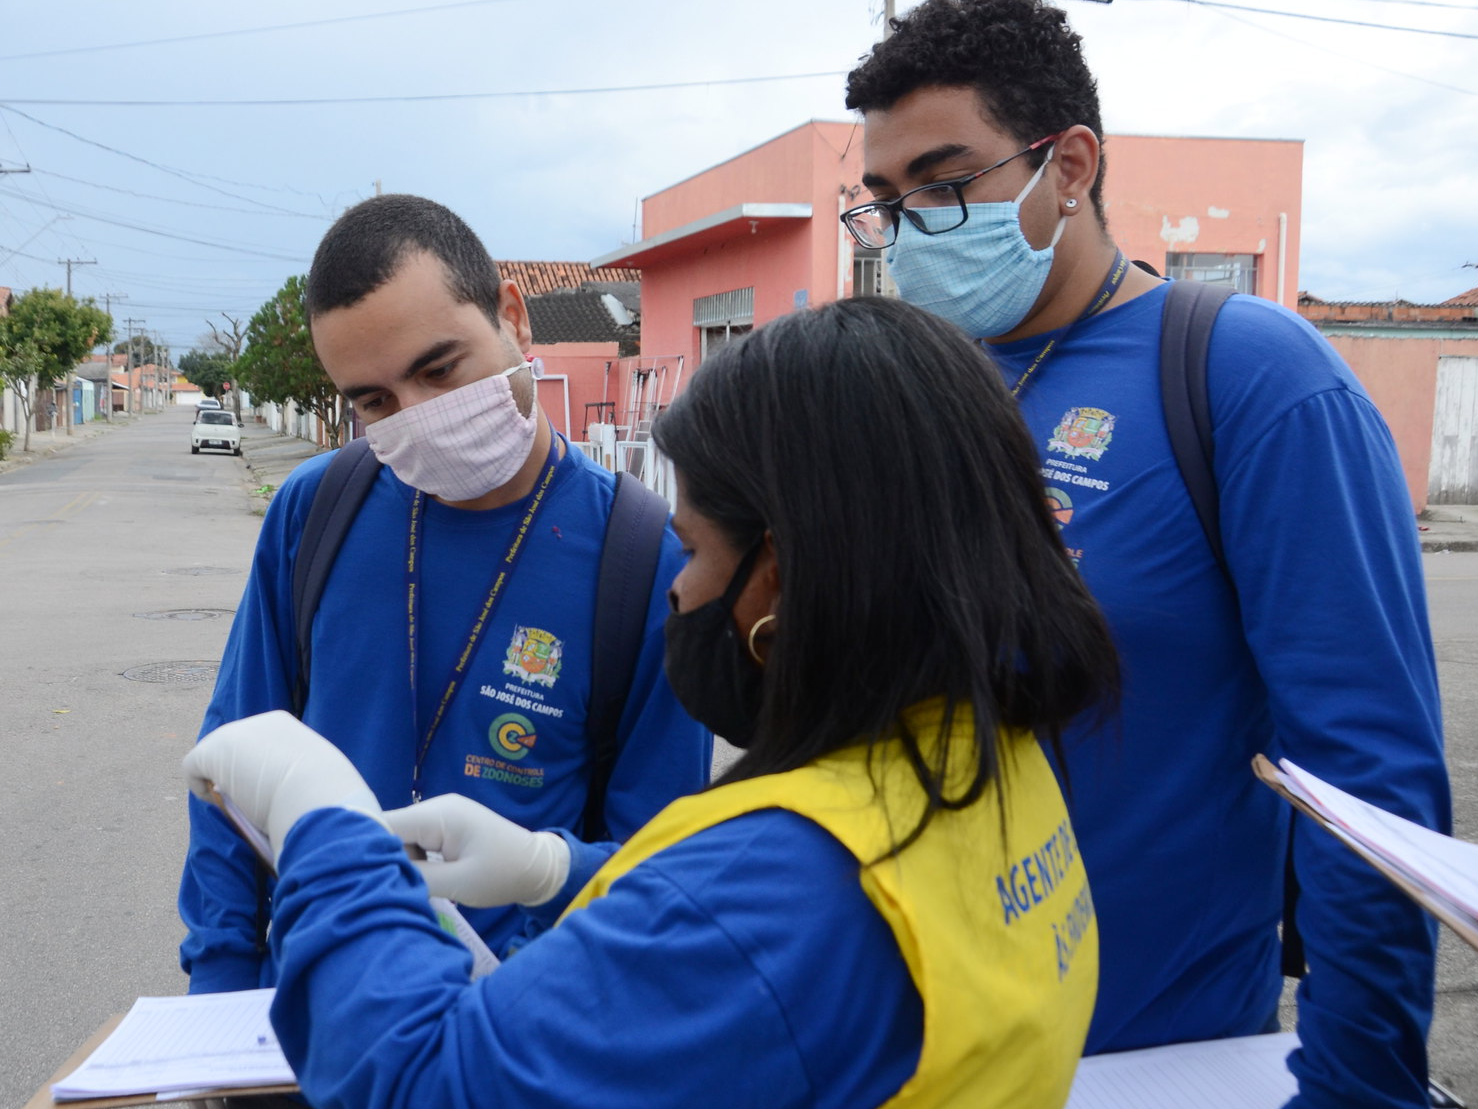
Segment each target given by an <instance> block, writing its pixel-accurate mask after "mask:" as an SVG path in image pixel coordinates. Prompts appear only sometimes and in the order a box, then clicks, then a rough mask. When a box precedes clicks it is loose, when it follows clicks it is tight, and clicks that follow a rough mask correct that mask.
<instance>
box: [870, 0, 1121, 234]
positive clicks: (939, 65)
mask: <svg viewBox="0 0 1478 1109" xmlns="http://www.w3.org/2000/svg"><path fill="white" fill-rule="evenodd" d="M892 28H893V34H892V35H891V36H890V37H888V38H886V39H884V40H883V41H882V42H880V43H878V44H877V45H876V46H874V47H873V49H872V53H871V54H870V55H867V56H865V57H864V58H863V59H862V61H861V64H860V65H858V66H857V68H856V69H854V70H852V72H851V73H849V74H848V75H847V107H848V108H852V109H854V110H856V111H860V112H862V113H863V114H864V115H866V114H867V113H868V112H871V111H874V110H879V111H886V110H888V109H889V108H891V107H892V106H893V105H894V104H896V103H897V102H898V101H899V100H901V99H902V98H903V97H905V96H907V95H908V94H909V93H911V92H913V91H914V90H916V89H920V88H934V87H943V88H949V87H961V86H968V87H970V88H973V89H974V90H975V93H976V95H977V96H978V97H979V98H980V102H981V105H982V107H984V108H985V110H986V111H987V112H988V113H989V117H988V118H989V121H990V122H992V123H994V124H995V125H996V126H999V127H1002V128H1004V129H1005V130H1006V131H1007V132H1008V133H1010V134H1011V135H1012V137H1014V138H1015V139H1016V140H1017V142H1019V143H1020V144H1021V145H1022V146H1029V145H1030V144H1031V143H1034V142H1036V141H1037V140H1038V139H1040V138H1042V137H1043V136H1044V135H1053V134H1057V133H1058V132H1061V131H1065V130H1067V129H1068V128H1069V127H1072V126H1074V125H1075V124H1079V123H1081V124H1083V125H1084V126H1085V127H1088V128H1090V129H1091V130H1092V131H1093V133H1094V134H1095V135H1097V136H1098V139H1099V143H1100V146H1099V158H1098V177H1097V179H1096V180H1095V181H1094V182H1093V188H1092V189H1091V190H1090V191H1089V198H1090V199H1091V200H1092V201H1093V210H1094V212H1095V213H1096V214H1097V215H1098V222H1099V223H1100V224H1102V223H1103V221H1104V217H1103V177H1104V173H1105V170H1106V164H1105V161H1104V156H1103V147H1102V143H1103V122H1102V120H1101V119H1100V118H1099V110H1098V83H1097V82H1096V81H1095V80H1094V79H1093V74H1092V73H1091V72H1089V69H1088V63H1087V62H1085V61H1084V60H1083V51H1082V40H1081V39H1080V38H1079V37H1078V35H1077V34H1075V33H1074V32H1073V30H1072V28H1070V27H1069V26H1068V23H1067V15H1066V13H1064V12H1062V11H1061V10H1059V9H1057V8H1053V7H1049V6H1048V5H1046V4H1043V3H1041V0H924V3H922V4H920V5H919V6H918V7H916V8H914V9H913V10H912V11H911V12H909V13H908V14H907V15H905V16H903V17H902V18H900V19H894V20H893V21H892ZM1047 153H1048V151H1047V149H1045V148H1044V149H1042V150H1038V151H1033V152H1032V153H1031V154H1029V155H1027V158H1028V160H1030V162H1031V164H1032V165H1033V166H1039V165H1041V164H1042V159H1043V158H1045V157H1046V156H1047Z"/></svg>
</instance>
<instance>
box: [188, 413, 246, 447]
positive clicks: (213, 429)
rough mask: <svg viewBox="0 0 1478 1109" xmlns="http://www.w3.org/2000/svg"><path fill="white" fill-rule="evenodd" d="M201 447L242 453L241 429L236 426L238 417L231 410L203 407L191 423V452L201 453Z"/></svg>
mask: <svg viewBox="0 0 1478 1109" xmlns="http://www.w3.org/2000/svg"><path fill="white" fill-rule="evenodd" d="M201 447H214V448H216V449H217V450H223V451H230V452H231V453H232V454H240V453H241V429H240V428H239V427H237V426H236V417H235V416H233V415H231V413H229V412H222V411H218V410H212V409H209V408H206V409H202V410H201V411H200V412H198V413H196V415H195V422H194V423H193V424H191V425H190V453H191V454H199V453H200V448H201Z"/></svg>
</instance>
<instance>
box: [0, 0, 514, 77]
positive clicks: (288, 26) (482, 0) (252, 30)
mask: <svg viewBox="0 0 1478 1109" xmlns="http://www.w3.org/2000/svg"><path fill="white" fill-rule="evenodd" d="M510 2H511V0H462V2H461V3H457V4H432V5H431V6H430V7H425V8H401V9H399V10H397V11H389V12H365V13H361V14H360V15H343V16H338V17H337V18H333V19H313V20H308V21H307V22H304V23H277V24H273V25H271V26H267V27H239V28H237V29H236V30H233V31H205V32H202V33H201V34H197V35H176V36H174V37H173V38H162V39H141V40H139V41H137V42H107V43H99V44H98V45H97V46H68V47H63V48H62V49H60V50H42V51H37V52H35V53H31V54H7V55H3V56H0V62H19V61H27V60H30V59H33V58H56V57H60V56H62V55H63V54H92V53H96V52H98V51H100V50H129V49H132V48H134V47H139V46H170V45H174V44H175V43H181V42H203V41H204V40H206V39H218V38H231V37H234V36H236V35H260V34H265V33H267V32H269V31H296V30H301V29H302V28H305V27H328V26H330V25H332V24H335V23H357V22H362V21H364V20H369V19H388V18H390V17H392V16H401V15H422V14H425V13H427V12H442V11H449V10H451V9H452V8H476V7H482V6H484V5H487V4H506V3H510Z"/></svg>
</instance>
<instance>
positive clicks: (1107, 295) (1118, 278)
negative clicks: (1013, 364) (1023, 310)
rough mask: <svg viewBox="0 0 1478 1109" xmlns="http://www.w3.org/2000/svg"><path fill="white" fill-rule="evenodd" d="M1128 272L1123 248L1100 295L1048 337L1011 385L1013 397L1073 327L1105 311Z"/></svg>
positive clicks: (1127, 263) (1110, 267) (1109, 272)
mask: <svg viewBox="0 0 1478 1109" xmlns="http://www.w3.org/2000/svg"><path fill="white" fill-rule="evenodd" d="M1128 272H1129V260H1128V259H1127V258H1125V257H1124V252H1123V251H1122V250H1121V251H1119V252H1118V253H1116V254H1115V255H1114V264H1113V265H1111V266H1109V271H1108V276H1107V277H1105V278H1104V279H1103V284H1102V285H1100V286H1099V287H1098V295H1097V296H1095V297H1094V298H1093V299H1092V300H1091V301H1089V302H1088V307H1087V308H1084V309H1083V314H1082V315H1081V316H1079V317H1078V318H1077V319H1075V320H1074V321H1073V322H1072V323H1070V324H1068V325H1067V327H1066V328H1065V329H1063V331H1062V332H1061V334H1058V335H1054V336H1052V338H1050V339H1048V340H1047V345H1046V346H1044V347H1043V348H1042V349H1041V350H1040V351H1038V352H1037V356H1036V357H1035V358H1033V359H1032V364H1031V365H1030V366H1028V367H1027V368H1026V370H1025V372H1024V373H1022V375H1021V376H1020V377H1018V378H1017V379H1016V384H1015V385H1013V386H1011V395H1012V396H1013V397H1014V396H1019V395H1020V393H1021V390H1022V389H1023V388H1024V387H1025V385H1026V382H1027V379H1028V378H1029V377H1031V375H1032V374H1034V373H1036V372H1037V371H1038V370H1039V369H1041V368H1042V364H1043V363H1044V362H1046V361H1047V356H1048V355H1049V354H1051V353H1052V352H1053V351H1054V350H1056V349H1057V347H1058V346H1059V345H1060V344H1061V343H1065V342H1067V337H1068V335H1070V334H1071V333H1072V330H1073V328H1075V327H1077V326H1078V324H1080V323H1082V322H1083V321H1084V320H1086V319H1087V318H1088V317H1089V316H1092V315H1095V314H1096V313H1098V312H1101V311H1103V306H1104V305H1105V304H1107V303H1108V302H1109V301H1110V300H1112V299H1113V298H1114V294H1115V293H1116V292H1118V291H1119V286H1120V285H1122V284H1123V283H1124V275H1125V274H1126V273H1128Z"/></svg>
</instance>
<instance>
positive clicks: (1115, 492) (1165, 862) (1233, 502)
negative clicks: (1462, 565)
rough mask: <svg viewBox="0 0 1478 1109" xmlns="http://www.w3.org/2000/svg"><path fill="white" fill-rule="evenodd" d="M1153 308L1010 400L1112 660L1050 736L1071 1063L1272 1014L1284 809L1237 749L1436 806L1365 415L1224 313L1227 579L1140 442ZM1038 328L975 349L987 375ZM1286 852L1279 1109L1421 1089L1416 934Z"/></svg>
mask: <svg viewBox="0 0 1478 1109" xmlns="http://www.w3.org/2000/svg"><path fill="white" fill-rule="evenodd" d="M1164 296H1165V292H1164V290H1163V289H1157V290H1155V291H1153V292H1151V293H1147V294H1145V295H1143V296H1140V297H1137V298H1135V299H1133V300H1130V301H1128V302H1126V303H1125V304H1124V305H1122V306H1120V307H1117V308H1114V309H1112V310H1110V311H1108V312H1105V313H1102V314H1101V315H1099V316H1095V317H1092V318H1090V319H1088V320H1086V321H1084V322H1082V323H1081V324H1079V325H1077V326H1076V327H1075V328H1074V329H1073V330H1072V333H1071V335H1070V336H1069V337H1068V339H1067V341H1066V342H1065V343H1064V344H1063V345H1061V346H1060V347H1059V348H1058V349H1057V350H1056V351H1055V352H1054V353H1053V354H1052V355H1051V356H1050V358H1049V359H1048V360H1047V362H1046V363H1045V364H1044V365H1043V366H1042V367H1041V368H1040V369H1039V370H1038V372H1036V373H1035V374H1034V375H1033V377H1032V381H1031V383H1030V384H1029V385H1028V387H1027V388H1026V389H1025V390H1024V391H1023V394H1022V396H1021V410H1022V413H1023V415H1024V416H1025V417H1026V420H1027V423H1028V425H1029V427H1030V428H1031V430H1032V432H1033V437H1034V439H1035V440H1036V443H1037V447H1038V449H1039V451H1040V452H1041V455H1042V460H1043V467H1042V472H1043V477H1044V480H1045V484H1046V486H1047V489H1048V497H1049V501H1051V502H1052V503H1053V504H1054V509H1055V511H1056V513H1057V518H1058V520H1059V523H1060V524H1061V525H1062V538H1063V541H1064V543H1065V544H1066V546H1067V547H1068V549H1069V551H1070V552H1071V553H1072V554H1073V556H1074V557H1075V558H1076V559H1077V561H1078V565H1079V568H1080V570H1081V572H1082V574H1083V576H1084V579H1085V580H1086V581H1087V583H1088V585H1089V586H1090V588H1091V589H1092V591H1093V593H1094V596H1095V597H1096V598H1097V599H1098V601H1099V603H1100V604H1101V605H1102V606H1103V608H1104V610H1105V612H1106V613H1107V615H1108V618H1109V621H1110V624H1111V626H1112V629H1113V632H1114V635H1115V639H1116V641H1117V644H1118V646H1119V649H1120V651H1121V655H1122V662H1123V669H1124V695H1123V707H1122V711H1121V713H1120V714H1119V715H1118V717H1117V718H1115V719H1114V720H1112V721H1110V722H1109V724H1108V726H1107V727H1105V728H1103V729H1102V730H1100V731H1098V732H1088V731H1086V729H1083V728H1080V729H1078V730H1077V731H1075V732H1074V733H1072V734H1070V735H1069V736H1068V737H1067V749H1068V757H1067V769H1068V771H1069V780H1070V783H1071V809H1072V814H1073V822H1074V825H1075V826H1076V828H1077V831H1078V836H1079V840H1080V842H1081V844H1082V850H1083V856H1084V860H1085V862H1086V863H1087V866H1088V873H1089V876H1090V880H1091V881H1092V883H1093V894H1094V901H1095V903H1096V904H1097V906H1098V913H1099V924H1100V929H1101V934H1100V943H1101V976H1100V987H1099V995H1098V1006H1097V1010H1096V1014H1095V1017H1094V1023H1093V1027H1092V1029H1091V1030H1090V1032H1089V1038H1088V1051H1089V1052H1090V1053H1094V1052H1102V1051H1114V1050H1124V1049H1128V1048H1136V1047H1142V1046H1147V1045H1153V1044H1162V1043H1170V1042H1176V1041H1184V1040H1196V1039H1205V1038H1214V1037H1221V1036H1236V1035H1245V1034H1251V1033H1255V1032H1258V1031H1261V1030H1263V1029H1264V1027H1265V1026H1266V1024H1267V1022H1268V1020H1269V1019H1270V1018H1271V1017H1272V1016H1273V1015H1274V1014H1275V1012H1276V1006H1277V1001H1278V995H1279V990H1280V987H1281V978H1280V976H1279V971H1278V942H1279V941H1278V935H1277V930H1276V929H1277V924H1278V921H1279V919H1280V915H1281V907H1282V869H1283V867H1282V863H1283V858H1284V852H1285V850H1286V842H1287V829H1288V826H1289V813H1288V811H1287V809H1286V807H1285V806H1284V805H1283V804H1282V802H1281V801H1280V800H1279V799H1278V798H1277V797H1276V796H1275V795H1274V794H1273V793H1272V792H1271V791H1270V790H1268V789H1267V788H1266V787H1264V786H1262V785H1261V784H1260V783H1258V782H1257V781H1256V780H1255V779H1254V777H1253V775H1252V773H1251V771H1250V769H1249V762H1250V760H1251V758H1252V756H1253V754H1255V753H1257V752H1259V751H1261V752H1264V753H1266V754H1268V755H1269V756H1271V757H1275V758H1276V757H1278V756H1284V755H1286V756H1288V757H1290V758H1292V759H1293V760H1294V761H1296V762H1298V763H1299V764H1300V765H1301V766H1304V767H1306V768H1308V769H1309V770H1310V771H1312V772H1313V773H1315V774H1318V775H1319V776H1320V777H1322V778H1325V779H1326V780H1328V781H1330V782H1333V783H1334V784H1336V785H1338V786H1339V787H1341V788H1342V789H1346V790H1348V791H1350V792H1351V793H1354V794H1356V795H1357V796H1360V797H1363V798H1365V799H1367V800H1369V801H1372V802H1374V803H1375V804H1377V805H1380V806H1382V807H1383V808H1387V809H1389V810H1391V811H1392V812H1396V813H1398V814H1400V815H1402V816H1405V817H1408V818H1411V819H1414V820H1417V821H1419V822H1421V823H1423V824H1426V825H1428V826H1430V827H1434V828H1437V829H1439V830H1443V831H1445V830H1446V829H1447V828H1448V825H1449V821H1450V811H1449V805H1450V802H1449V795H1448V785H1447V775H1446V769H1445V765H1444V761H1443V753H1442V725H1441V715H1440V709H1439V702H1438V692H1437V681H1436V671H1435V665H1434V662H1433V653H1432V645H1431V639H1430V634H1429V631H1428V627H1427V616H1426V601H1425V591H1424V585H1423V581H1422V569H1421V562H1420V556H1419V551H1418V544H1417V538H1416V532H1415V528H1414V525H1413V520H1412V510H1411V505H1410V501H1409V498H1408V496H1407V493H1406V488H1405V483H1404V481H1403V479H1402V475H1401V469H1400V465H1399V461H1398V459H1397V455H1396V451H1395V446H1394V444H1393V442H1392V440H1391V436H1390V433H1389V431H1388V430H1387V428H1386V426H1385V424H1384V422H1383V421H1382V419H1381V417H1380V414H1379V413H1378V412H1377V411H1376V409H1375V408H1374V406H1373V405H1372V404H1371V402H1370V400H1369V398H1368V397H1367V396H1366V395H1365V393H1364V390H1363V389H1362V388H1361V387H1360V385H1359V383H1358V382H1357V381H1356V380H1355V378H1354V376H1353V374H1351V373H1350V371H1349V370H1348V368H1346V367H1345V366H1344V364H1343V363H1342V362H1340V360H1339V358H1338V357H1337V356H1336V355H1335V354H1334V352H1333V351H1332V350H1331V348H1330V347H1329V345H1328V344H1327V343H1325V342H1324V341H1323V340H1322V339H1321V338H1320V337H1319V335H1318V334H1317V333H1316V332H1315V331H1314V330H1313V329H1312V328H1310V327H1309V326H1308V325H1307V324H1305V323H1304V322H1303V321H1301V320H1299V319H1298V318H1297V317H1295V316H1293V315H1292V314H1291V313H1288V312H1286V311H1284V310H1282V309H1281V308H1278V307H1277V306H1275V305H1272V304H1270V303H1268V302H1266V301H1261V300H1257V299H1255V298H1250V297H1234V298H1233V299H1231V300H1230V301H1228V302H1227V304H1226V306H1225V307H1224V308H1223V310H1222V313H1221V316H1220V318H1219V320H1218V322H1217V325H1216V328H1215V330H1214V332H1213V338H1212V343H1211V350H1210V358H1209V363H1208V381H1209V391H1210V408H1211V412H1212V418H1213V423H1214V439H1215V444H1216V454H1215V473H1216V478H1217V484H1218V486H1219V488H1220V495H1221V505H1220V513H1221V515H1220V524H1221V533H1222V540H1223V543H1224V546H1225V550H1226V557H1227V562H1228V564H1229V568H1230V573H1231V575H1232V578H1233V579H1234V581H1235V590H1234V589H1233V587H1232V585H1231V584H1230V583H1229V582H1228V580H1227V578H1226V576H1225V575H1224V574H1223V573H1222V571H1221V569H1220V568H1219V567H1218V566H1217V564H1216V562H1215V560H1214V559H1213V557H1212V554H1211V551H1210V548H1209V546H1208V544H1207V541H1206V539H1205V536H1204V535H1203V533H1202V531H1201V528H1200V524H1199V522H1198V520H1197V517H1196V515H1195V513H1194V511H1193V509H1192V507H1191V504H1190V501H1189V498H1188V495H1187V493H1186V490H1185V486H1184V483H1183V481H1182V479H1181V477H1180V474H1179V471H1178V470H1177V468H1176V465H1175V461H1174V457H1173V455H1172V453H1171V450H1170V446H1169V439H1168V436H1167V433H1166V431H1165V420H1164V414H1163V409H1162V405H1161V401H1160V393H1159V374H1158V361H1159V354H1158V352H1159V335H1160V314H1161V310H1162V307H1163V304H1164ZM1048 338H1049V336H1036V337H1034V338H1032V339H1027V340H1021V341H1019V342H1015V343H1010V344H1005V345H1001V346H996V347H992V348H990V350H991V353H992V354H993V355H994V356H995V358H996V359H997V360H998V361H999V362H1000V363H1001V364H1002V370H1003V373H1004V375H1005V379H1006V380H1007V382H1008V383H1011V382H1014V381H1015V380H1016V379H1017V378H1018V377H1019V376H1020V374H1021V372H1022V371H1023V370H1024V369H1025V367H1026V366H1027V365H1029V364H1030V362H1031V360H1032V359H1033V358H1034V357H1035V356H1036V355H1037V353H1038V352H1039V351H1040V350H1041V348H1042V344H1043V343H1045V342H1046V340H1047V339H1048ZM1294 844H1295V847H1294V851H1295V859H1296V871H1297V874H1298V880H1299V883H1300V885H1301V887H1302V897H1301V900H1300V902H1299V913H1298V920H1299V926H1300V931H1301V933H1302V935H1303V938H1304V942H1305V945H1306V949H1307V957H1308V963H1309V975H1308V977H1307V978H1306V979H1305V980H1304V982H1303V984H1302V985H1301V987H1300V989H1299V997H1298V1001H1299V1021H1298V1032H1299V1036H1300V1039H1301V1043H1302V1047H1301V1048H1300V1050H1299V1051H1298V1052H1296V1053H1295V1054H1294V1056H1293V1058H1292V1060H1291V1063H1290V1066H1291V1069H1292V1070H1293V1071H1294V1073H1295V1074H1296V1075H1297V1076H1298V1078H1299V1082H1300V1094H1299V1096H1298V1098H1297V1099H1295V1101H1294V1103H1293V1104H1294V1105H1295V1106H1297V1107H1298V1109H1316V1107H1317V1109H1325V1107H1334V1106H1340V1107H1343V1109H1348V1107H1350V1106H1369V1107H1376V1106H1380V1107H1387V1106H1408V1107H1415V1106H1419V1105H1425V1104H1426V1102H1425V1095H1424V1086H1425V1077H1426V1056H1425V1036H1426V1030H1427V1026H1428V1023H1429V1021H1430V1014H1431V1006H1432V993H1433V954H1434V942H1435V937H1434V927H1433V925H1432V924H1431V922H1430V921H1429V920H1428V919H1426V918H1425V917H1424V914H1423V913H1422V911H1421V910H1420V909H1419V908H1417V907H1416V906H1415V905H1414V904H1412V903H1411V902H1409V901H1408V900H1407V899H1406V898H1405V897H1404V896H1403V895H1402V894H1401V893H1400V892H1399V891H1397V890H1395V889H1394V888H1393V887H1391V886H1390V885H1389V884H1387V883H1386V882H1385V880H1384V879H1383V878H1381V877H1380V876H1379V875H1377V874H1376V873H1375V872H1374V871H1373V870H1371V869H1370V868H1368V867H1366V866H1365V865H1364V864H1363V863H1361V862H1360V861H1359V860H1358V859H1357V858H1355V857H1354V856H1353V855H1352V854H1351V853H1350V852H1349V851H1347V850H1346V849H1345V848H1344V847H1343V846H1342V845H1341V844H1339V842H1338V841H1337V840H1335V839H1334V838H1333V837H1331V836H1328V835H1326V834H1324V833H1322V832H1320V831H1318V830H1316V829H1313V828H1311V827H1307V826H1302V827H1298V828H1297V829H1296V835H1295V839H1294Z"/></svg>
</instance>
